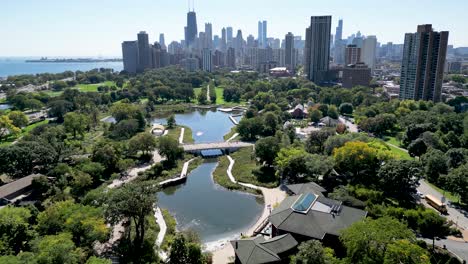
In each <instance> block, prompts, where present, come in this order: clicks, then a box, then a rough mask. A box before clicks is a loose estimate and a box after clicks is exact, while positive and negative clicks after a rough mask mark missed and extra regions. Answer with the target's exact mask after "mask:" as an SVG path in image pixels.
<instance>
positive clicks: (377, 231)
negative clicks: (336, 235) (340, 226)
mask: <svg viewBox="0 0 468 264" xmlns="http://www.w3.org/2000/svg"><path fill="white" fill-rule="evenodd" d="M400 239H407V240H409V241H414V239H415V236H414V234H413V232H411V230H409V229H408V228H407V227H406V226H405V225H404V224H403V223H401V222H399V221H398V220H395V219H393V218H390V217H382V218H378V219H376V220H372V219H370V218H367V219H364V220H362V221H359V222H356V223H354V224H352V225H351V226H349V227H348V228H346V229H345V230H343V231H342V232H341V235H340V240H341V242H342V243H343V245H344V246H345V248H346V252H347V259H348V261H349V262H350V263H356V264H359V263H376V264H377V263H383V261H384V258H385V254H386V251H387V249H388V245H389V244H391V243H393V242H394V241H395V240H400Z"/></svg>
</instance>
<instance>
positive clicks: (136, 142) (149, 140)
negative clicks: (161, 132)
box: [128, 132, 158, 154]
mask: <svg viewBox="0 0 468 264" xmlns="http://www.w3.org/2000/svg"><path fill="white" fill-rule="evenodd" d="M157 145H158V144H157V142H156V138H155V137H154V136H153V135H151V134H150V133H145V132H144V133H140V134H136V135H135V136H133V137H132V138H131V139H130V140H129V142H128V147H129V151H130V152H131V153H133V154H137V153H138V151H141V152H143V154H148V153H150V152H151V151H153V150H154V149H156V147H157Z"/></svg>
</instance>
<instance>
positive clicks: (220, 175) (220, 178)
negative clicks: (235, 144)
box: [213, 156, 258, 194]
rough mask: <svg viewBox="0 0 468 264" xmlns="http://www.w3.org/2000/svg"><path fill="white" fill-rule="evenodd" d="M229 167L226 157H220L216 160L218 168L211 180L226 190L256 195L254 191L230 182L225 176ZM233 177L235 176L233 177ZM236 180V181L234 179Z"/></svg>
mask: <svg viewBox="0 0 468 264" xmlns="http://www.w3.org/2000/svg"><path fill="white" fill-rule="evenodd" d="M228 166H229V160H228V158H227V157H226V156H221V157H220V158H219V160H218V166H216V169H215V170H214V172H213V180H214V181H215V182H216V183H217V184H219V185H221V186H223V187H224V188H226V189H228V190H236V191H243V192H248V193H252V194H258V193H257V192H256V191H255V190H254V189H251V188H247V187H244V186H242V185H239V184H236V183H233V182H231V180H230V179H229V177H228V175H227V172H226V171H227V168H228ZM234 177H235V176H234ZM236 180H237V179H236Z"/></svg>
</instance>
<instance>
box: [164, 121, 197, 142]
mask: <svg viewBox="0 0 468 264" xmlns="http://www.w3.org/2000/svg"><path fill="white" fill-rule="evenodd" d="M182 127H184V128H185V131H184V143H193V142H194V140H193V135H192V129H191V128H190V127H188V126H180V125H178V126H177V127H176V128H173V129H169V133H167V136H168V137H171V138H173V139H175V140H177V142H179V136H180V131H181V128H182Z"/></svg>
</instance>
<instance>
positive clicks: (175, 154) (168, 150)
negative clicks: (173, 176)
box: [158, 137, 184, 165]
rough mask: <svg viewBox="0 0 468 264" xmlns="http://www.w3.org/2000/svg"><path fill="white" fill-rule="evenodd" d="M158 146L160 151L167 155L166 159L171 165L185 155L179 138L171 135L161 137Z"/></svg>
mask: <svg viewBox="0 0 468 264" xmlns="http://www.w3.org/2000/svg"><path fill="white" fill-rule="evenodd" d="M158 148H159V153H160V154H161V155H163V156H165V157H166V161H167V162H168V163H169V164H171V165H173V164H175V162H176V161H177V159H179V158H182V157H183V155H184V150H183V149H182V148H181V147H180V146H179V143H178V142H177V140H175V139H173V138H170V137H161V138H160V139H159V146H158Z"/></svg>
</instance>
